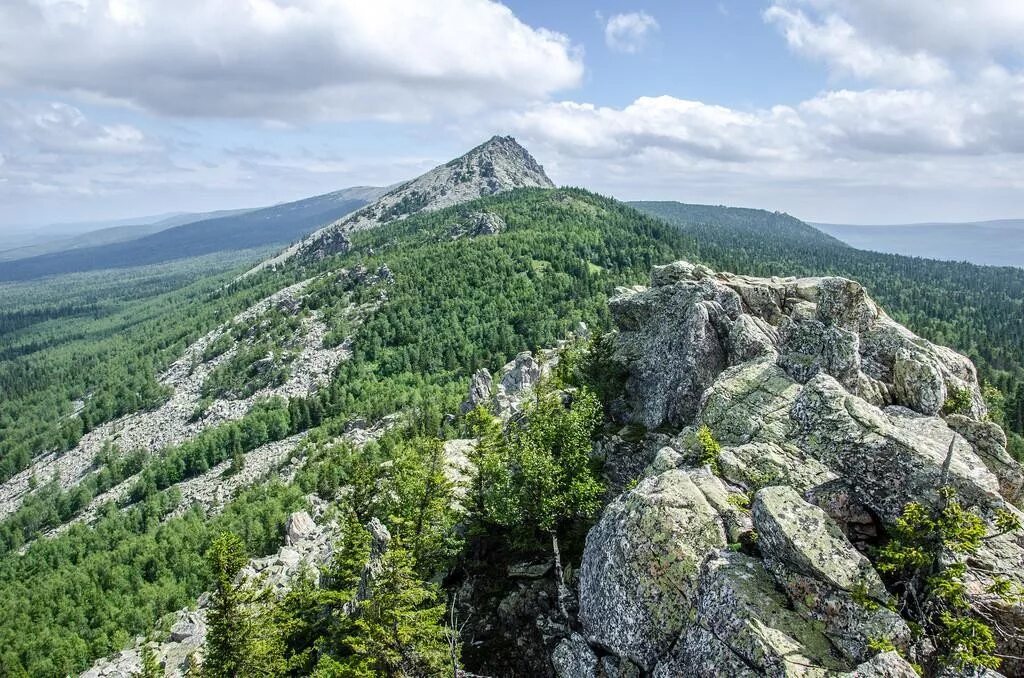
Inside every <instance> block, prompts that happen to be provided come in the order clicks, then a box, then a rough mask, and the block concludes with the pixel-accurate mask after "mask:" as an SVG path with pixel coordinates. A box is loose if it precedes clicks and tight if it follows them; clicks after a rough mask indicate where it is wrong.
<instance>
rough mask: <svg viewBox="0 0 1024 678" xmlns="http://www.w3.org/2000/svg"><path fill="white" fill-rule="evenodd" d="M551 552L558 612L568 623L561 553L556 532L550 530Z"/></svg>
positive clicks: (566, 592) (566, 591)
mask: <svg viewBox="0 0 1024 678" xmlns="http://www.w3.org/2000/svg"><path fill="white" fill-rule="evenodd" d="M551 550H552V551H553V552H554V554H555V588H556V590H557V591H558V611H559V612H561V613H562V618H563V619H565V623H566V624H568V623H569V612H568V611H567V610H566V609H565V599H566V597H567V594H568V590H567V589H566V586H565V580H564V579H563V575H562V552H561V551H560V550H559V549H558V532H557V531H555V530H551Z"/></svg>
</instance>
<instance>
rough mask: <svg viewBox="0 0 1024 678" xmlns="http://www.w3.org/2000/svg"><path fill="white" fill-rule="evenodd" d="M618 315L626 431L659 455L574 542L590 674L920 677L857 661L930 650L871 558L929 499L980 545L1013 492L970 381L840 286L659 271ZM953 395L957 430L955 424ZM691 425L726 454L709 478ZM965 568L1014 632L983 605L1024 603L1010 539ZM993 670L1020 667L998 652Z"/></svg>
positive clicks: (900, 664) (1023, 558)
mask: <svg viewBox="0 0 1024 678" xmlns="http://www.w3.org/2000/svg"><path fill="white" fill-rule="evenodd" d="M611 311H612V317H613V319H614V321H615V324H616V327H617V329H616V332H615V333H614V334H613V337H612V341H613V345H614V347H615V356H616V358H617V360H618V361H619V362H620V363H621V366H622V367H623V368H624V369H625V371H626V373H627V375H628V377H627V379H628V381H627V384H626V392H627V406H628V410H629V413H630V416H631V418H632V421H633V422H634V425H636V424H640V425H643V426H644V427H647V428H658V429H659V430H658V432H657V434H655V435H651V434H648V435H647V436H646V437H647V438H649V439H651V440H655V439H657V440H659V443H658V444H659V445H660V447H659V448H656V449H655V450H653V451H650V450H647V449H640V447H642V446H638V449H637V453H638V454H642V455H643V462H644V463H645V464H646V470H645V471H644V474H643V477H642V479H641V480H640V482H639V484H637V485H636V486H635V487H633V489H629V490H627V491H625V492H623V493H622V494H621V495H620V496H618V497H617V498H616V499H614V500H613V501H612V502H611V504H609V506H608V507H607V508H606V510H605V512H604V514H603V515H602V516H601V518H600V520H599V521H598V522H597V524H596V525H595V526H594V527H593V528H592V529H591V531H590V533H589V534H588V536H587V542H586V547H585V549H584V553H583V561H582V563H581V569H580V576H579V596H580V615H579V620H580V623H581V625H582V636H583V638H584V639H585V640H586V641H587V642H588V644H589V645H590V647H591V648H592V649H595V650H597V654H598V655H599V656H600V658H601V662H602V663H603V662H604V660H605V659H608V660H609V661H612V662H618V661H630V662H633V663H635V664H636V665H637V666H638V667H639V668H640V669H641V670H642V671H645V672H651V673H652V674H653V675H654V676H664V677H666V678H667V677H668V676H690V675H693V676H704V675H729V676H763V675H768V676H799V675H807V676H824V675H840V676H864V677H865V678H868V677H872V676H894V677H903V676H906V677H907V678H909V677H910V676H911V675H916V674H914V671H913V669H912V668H911V666H910V665H909V664H908V663H907V662H906V661H904V660H903V659H902V658H901V657H900V656H899V655H898V654H896V653H892V652H889V653H882V654H877V655H876V653H875V651H873V650H872V649H871V645H872V644H873V642H872V641H877V640H879V639H885V640H887V641H889V642H891V643H892V644H893V645H894V646H895V647H896V648H897V649H899V650H900V651H902V652H904V653H906V654H907V655H908V656H910V655H913V654H914V653H922V652H923V653H925V656H926V657H927V653H928V652H929V651H930V650H928V647H927V645H924V646H922V645H921V644H920V643H917V644H915V641H914V639H913V638H912V634H911V632H910V629H909V628H908V625H907V624H906V622H905V621H904V620H903V619H902V618H900V617H899V616H898V615H897V614H896V613H894V612H892V611H890V610H889V609H888V608H887V607H886V605H885V603H886V602H887V601H888V599H889V593H888V592H887V591H886V589H885V586H884V584H883V581H882V579H881V578H880V576H879V575H878V573H877V572H876V571H875V569H874V568H873V566H872V564H871V561H870V560H869V559H868V558H867V557H865V555H864V553H865V552H866V551H868V548H869V545H870V544H872V543H877V539H878V538H879V537H880V535H881V532H882V531H883V530H884V529H885V528H886V525H891V524H892V523H893V521H895V519H896V518H898V517H899V516H900V515H901V513H902V512H903V509H904V507H905V506H906V505H907V504H908V503H910V502H919V503H923V504H925V505H926V506H927V505H932V506H938V502H939V501H940V493H939V491H938V490H939V488H940V487H941V486H943V485H948V486H951V487H953V488H954V489H955V490H956V495H957V497H958V499H959V500H960V501H961V502H962V503H964V504H965V505H968V506H971V507H973V508H974V510H977V511H978V513H979V515H981V516H982V517H983V518H984V519H985V520H987V521H989V532H990V533H995V532H996V531H997V530H996V529H995V528H994V525H993V524H992V522H991V521H992V520H993V516H994V515H995V512H996V510H998V509H1006V510H1010V511H1016V510H1017V509H1016V508H1015V507H1014V505H1013V504H1014V502H1017V501H1019V500H1020V498H1021V495H1022V487H1024V469H1022V467H1021V465H1020V464H1018V463H1017V462H1016V461H1015V460H1014V459H1012V458H1011V457H1010V455H1009V454H1008V453H1007V451H1006V440H1005V436H1003V435H1002V432H1001V431H1000V430H999V428H998V427H997V426H995V425H993V424H991V423H989V422H987V421H985V420H984V415H985V406H984V402H983V400H982V398H981V391H980V388H979V386H978V381H977V377H976V374H975V370H974V367H973V365H971V363H970V361H969V360H968V359H966V358H964V357H963V356H961V355H958V354H957V353H955V352H953V351H951V350H950V349H947V348H944V347H940V346H935V345H933V344H931V343H929V342H927V341H925V340H924V339H921V338H920V337H917V336H915V335H914V334H912V333H911V332H909V331H908V330H907V329H906V328H903V327H901V326H900V325H898V324H897V323H895V322H894V321H892V320H891V319H890V318H889V317H888V316H887V315H886V314H885V312H884V311H883V310H882V309H881V308H879V307H878V306H877V304H875V303H874V301H872V300H871V298H870V297H869V296H868V295H867V293H866V291H865V290H864V288H863V287H862V286H861V285H859V284H858V283H856V282H853V281H850V280H846V279H842V278H802V279H795V278H770V279H764V278H750V277H745V276H734V275H730V274H725V273H715V272H713V271H711V270H709V269H707V268H706V267H703V266H695V265H692V264H689V263H687V262H677V263H675V264H671V265H668V266H661V267H657V268H655V270H654V272H653V273H652V276H651V287H650V288H642V287H637V288H632V289H629V290H622V291H620V293H619V294H618V295H617V296H616V297H615V298H614V299H613V300H612V302H611ZM961 393H966V394H967V396H968V397H967V398H966V399H964V398H959V400H960V401H961V403H963V402H966V407H964V409H966V411H964V412H961V413H957V414H952V413H950V412H948V411H947V409H948V407H947V405H946V401H947V398H948V397H949V396H950V395H951V394H961ZM702 426H707V427H708V429H709V430H710V432H711V434H712V436H713V437H714V438H715V440H716V441H717V442H718V443H719V444H720V447H721V450H720V451H718V452H717V455H716V457H715V458H714V459H713V464H710V465H709V466H707V467H705V468H703V469H701V468H697V466H698V464H701V463H704V462H706V461H707V455H708V449H707V448H706V447H705V445H704V443H703V442H701V439H700V437H699V436H698V435H697V433H698V430H699V429H700V427H702ZM666 429H667V430H666ZM666 437H667V438H668V441H669V442H668V445H667V446H666V445H665V444H664V443H662V442H660V439H661V438H666ZM619 447H622V449H624V450H625V449H628V448H626V447H624V446H621V445H620V446H619ZM619 466H621V467H622V468H629V465H628V464H622V463H620V464H619ZM710 468H714V469H715V471H716V472H717V473H718V474H719V476H720V477H715V476H712V475H711V474H710V471H709V469H710ZM620 486H622V485H620ZM624 486H625V487H627V488H628V487H630V486H629V485H628V484H625V485H624ZM751 495H753V502H752V506H750V510H749V511H747V510H746V507H747V502H748V497H749V496H751ZM966 564H967V568H968V570H967V578H966V581H967V596H968V598H969V600H970V601H971V603H972V604H973V605H975V606H978V608H980V609H985V610H986V612H987V613H988V614H989V615H990V617H991V618H992V619H994V620H995V623H996V624H997V625H998V626H1000V627H1002V628H1007V629H1019V628H1024V612H1022V611H1021V607H1020V606H1019V605H1016V606H1015V605H1007V604H1004V603H1000V602H999V601H998V600H996V599H995V597H994V596H993V595H992V594H991V593H989V592H988V591H987V590H986V588H987V587H988V586H989V585H990V584H991V583H992V581H993V579H992V577H993V574H992V573H993V572H997V571H998V572H1002V573H1004V575H1005V576H1007V577H1009V579H1010V580H1011V581H1012V582H1014V583H1015V584H1017V585H1024V574H1021V573H1022V572H1024V549H1022V547H1021V543H1020V541H1019V539H1018V537H1016V536H1013V535H1003V536H999V537H995V538H991V539H988V540H986V541H985V542H984V544H983V545H982V547H981V548H980V550H979V551H978V552H977V553H976V554H974V555H972V557H971V558H970V559H969V560H968V561H967V563H966ZM577 642H578V641H577ZM570 647H572V648H574V650H573V652H574V654H573V655H572V656H587V655H586V653H585V652H582V651H581V650H582V648H580V647H578V646H575V645H571V644H566V645H565V647H564V648H563V650H562V652H563V654H565V656H569V655H568V650H569V648H570ZM998 651H999V652H1001V653H1003V654H1006V655H1010V656H1016V655H1020V654H1021V653H1022V651H1024V647H1022V646H1021V644H1020V643H1016V642H1014V641H1012V640H1005V639H1004V640H1001V641H1000V646H999V648H998ZM918 656H919V657H920V655H918ZM1006 666H1007V667H1008V670H1010V672H1011V673H1015V672H1016V671H1017V669H1018V667H1017V666H1016V664H1014V663H1013V662H1012V661H1011V660H1008V663H1007V665H1006ZM1011 669H1012V670H1011Z"/></svg>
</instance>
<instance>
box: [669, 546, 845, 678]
mask: <svg viewBox="0 0 1024 678" xmlns="http://www.w3.org/2000/svg"><path fill="white" fill-rule="evenodd" d="M847 668H849V666H848V665H846V664H844V662H843V661H842V660H840V659H838V658H837V657H836V656H835V648H834V647H833V646H832V644H831V642H830V641H829V639H828V638H827V637H825V635H824V634H822V633H821V632H820V631H819V630H818V628H817V627H816V625H815V624H813V623H811V622H808V621H807V620H805V619H803V618H802V617H800V616H799V615H797V614H796V613H795V612H793V611H792V610H791V609H789V602H788V601H787V600H786V599H785V597H784V596H782V595H781V594H780V593H779V592H778V591H776V589H775V586H774V583H773V582H772V580H771V577H769V576H768V573H767V572H766V571H765V569H764V566H763V565H762V564H761V562H760V561H759V560H757V559H756V558H751V557H749V556H746V555H743V554H741V553H722V554H720V555H719V556H718V557H712V558H709V559H708V560H706V561H705V563H704V565H703V566H702V568H701V573H700V587H699V591H698V595H697V615H696V619H695V621H694V622H693V623H692V624H690V625H689V626H688V628H687V630H686V632H685V633H684V634H683V635H682V636H681V637H680V639H679V642H678V643H677V644H676V645H675V647H673V649H672V651H671V653H670V654H669V655H668V656H666V657H665V658H664V659H663V660H662V661H660V662H659V663H658V665H657V667H656V669H655V671H654V675H655V678H669V677H671V676H710V675H728V676H733V675H736V676H765V675H767V676H826V675H829V674H830V673H831V672H834V671H841V670H844V669H847Z"/></svg>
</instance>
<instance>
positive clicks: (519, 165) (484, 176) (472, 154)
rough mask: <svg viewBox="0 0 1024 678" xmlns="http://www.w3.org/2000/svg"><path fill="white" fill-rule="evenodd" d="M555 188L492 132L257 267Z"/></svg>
mask: <svg viewBox="0 0 1024 678" xmlns="http://www.w3.org/2000/svg"><path fill="white" fill-rule="evenodd" d="M527 187H534V188H554V187H555V184H554V183H553V182H552V181H551V179H549V178H548V176H547V174H545V173H544V168H543V167H542V166H541V165H540V164H539V163H538V162H537V161H536V160H535V159H534V157H533V156H532V155H530V152H529V151H527V150H526V149H525V148H523V146H522V145H520V144H519V142H518V141H516V140H515V138H513V137H511V136H493V137H491V138H490V139H488V140H487V141H485V142H484V143H482V144H480V145H479V146H476V147H475V148H473V149H471V150H470V151H469V152H467V153H465V154H464V155H462V156H460V157H458V158H455V159H454V160H450V161H448V162H446V163H445V164H443V165H438V166H437V167H435V168H434V169H432V170H430V171H429V172H427V173H426V174H423V175H421V176H419V177H417V178H415V179H413V180H411V181H407V182H405V183H403V184H399V185H398V186H395V187H394V188H392V189H391V190H389V191H387V192H386V193H384V195H382V196H380V197H379V198H378V199H377V200H376V201H375V202H373V203H371V204H369V205H367V206H366V207H363V208H362V209H360V210H358V211H356V212H354V213H352V214H351V215H349V216H346V217H344V218H342V219H339V220H338V221H336V222H334V223H333V224H330V225H329V226H326V227H324V228H322V229H320V230H319V231H317V232H315V233H313V234H312V235H310V236H309V237H307V238H306V239H304V240H303V241H302V242H300V243H298V244H297V245H294V246H292V247H290V248H289V249H287V250H285V251H284V252H282V253H281V254H279V255H278V256H276V257H274V258H273V259H270V260H268V261H266V262H264V263H263V264H261V265H260V267H258V268H262V267H263V266H267V265H275V264H278V263H281V262H283V261H285V260H287V259H289V258H291V257H292V256H295V255H298V256H299V257H301V258H303V259H317V258H323V257H325V256H330V255H332V254H336V253H337V251H338V250H337V248H338V247H339V246H343V243H344V242H345V239H344V238H341V237H340V236H341V235H343V234H345V233H350V232H352V231H362V230H365V229H369V228H376V227H378V226H381V225H383V224H386V223H389V222H392V221H397V220H399V219H405V218H407V217H409V216H412V215H413V214H418V213H420V212H432V211H435V210H440V209H444V208H445V207H451V206H452V205H458V204H460V203H463V202H468V201H470V200H474V199H476V198H480V197H484V196H488V195H494V194H495V193H501V192H503V191H510V190H512V189H515V188H527Z"/></svg>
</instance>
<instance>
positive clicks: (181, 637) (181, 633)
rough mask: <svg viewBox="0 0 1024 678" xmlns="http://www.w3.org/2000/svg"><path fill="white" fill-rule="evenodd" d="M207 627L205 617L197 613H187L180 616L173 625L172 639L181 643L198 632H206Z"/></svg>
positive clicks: (173, 641)
mask: <svg viewBox="0 0 1024 678" xmlns="http://www.w3.org/2000/svg"><path fill="white" fill-rule="evenodd" d="M205 633H206V627H205V622H204V620H203V617H202V616H200V615H197V614H192V613H186V614H185V615H181V616H179V618H178V620H177V621H176V622H174V624H173V625H172V626H171V635H170V641H171V642H172V643H181V642H184V641H186V640H188V639H189V638H192V637H193V636H196V635H198V634H205Z"/></svg>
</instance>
